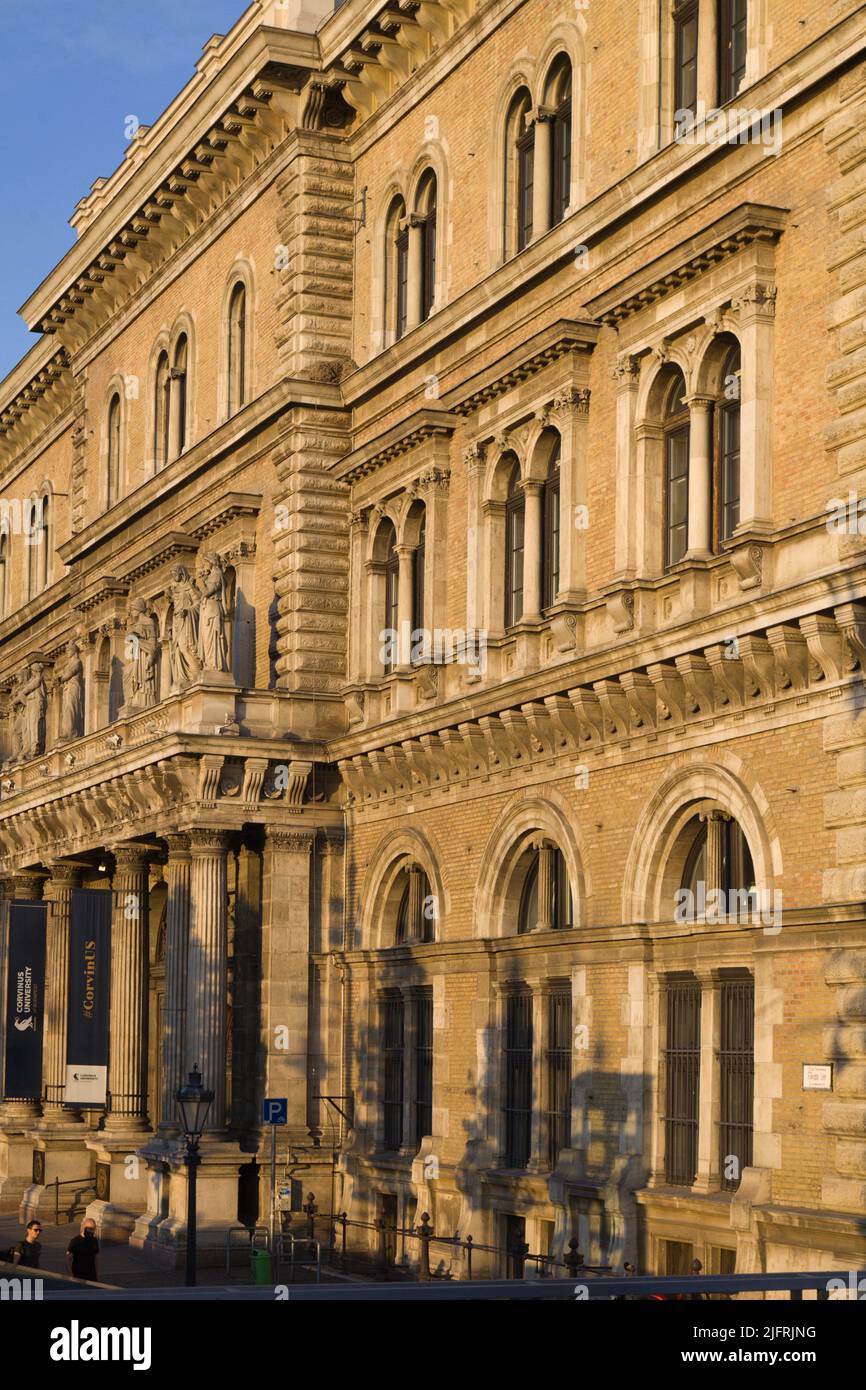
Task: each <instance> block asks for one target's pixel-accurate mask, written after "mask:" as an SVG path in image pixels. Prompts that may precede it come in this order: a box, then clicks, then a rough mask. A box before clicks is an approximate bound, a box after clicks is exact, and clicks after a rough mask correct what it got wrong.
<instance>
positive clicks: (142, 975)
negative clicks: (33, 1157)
mask: <svg viewBox="0 0 866 1390" xmlns="http://www.w3.org/2000/svg"><path fill="white" fill-rule="evenodd" d="M112 853H113V854H114V861H115V870H114V878H113V881H112V899H113V901H112V920H111V1010H110V1030H111V1032H110V1037H111V1061H110V1066H109V1113H108V1115H107V1116H106V1129H108V1130H109V1131H110V1132H111V1133H116V1132H117V1131H119V1130H142V1129H147V1128H148V1121H147V1006H148V998H147V981H148V947H149V941H148V936H149V932H148V893H147V884H148V866H147V854H146V852H145V851H144V850H143V849H141V848H139V847H138V846H134V845H118V846H117V848H116V849H114V850H113V851H112Z"/></svg>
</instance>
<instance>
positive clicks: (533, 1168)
mask: <svg viewBox="0 0 866 1390" xmlns="http://www.w3.org/2000/svg"><path fill="white" fill-rule="evenodd" d="M539 887H540V885H539ZM526 983H527V984H528V986H529V988H530V989H531V991H532V1098H531V1107H532V1129H531V1144H530V1152H529V1162H528V1164H527V1165H526V1166H527V1171H528V1172H530V1173H543V1172H544V1171H545V1169H546V1168H547V1137H546V1136H547V1113H546V1098H545V1091H546V1087H545V1081H546V1071H547V1068H546V1065H545V1061H546V1058H545V1054H546V1050H547V1048H546V1041H547V1034H546V1033H545V1022H546V1015H547V988H546V985H544V984H543V983H542V982H541V980H538V979H534V980H532V979H531V980H527V981H526Z"/></svg>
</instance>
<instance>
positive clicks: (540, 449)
mask: <svg viewBox="0 0 866 1390" xmlns="http://www.w3.org/2000/svg"><path fill="white" fill-rule="evenodd" d="M561 445H562V432H561V430H560V429H559V427H558V426H557V425H556V424H553V423H551V422H550V421H547V422H544V421H542V420H536V421H535V423H534V424H533V427H532V430H531V431H530V433H529V435H528V436H527V440H526V460H527V462H526V469H525V474H524V476H525V477H527V478H539V479H541V480H543V479H545V478H546V477H547V474H548V470H549V467H550V460H551V458H552V457H553V456H554V454H555V452H556V449H557V446H559V447H560V448H561Z"/></svg>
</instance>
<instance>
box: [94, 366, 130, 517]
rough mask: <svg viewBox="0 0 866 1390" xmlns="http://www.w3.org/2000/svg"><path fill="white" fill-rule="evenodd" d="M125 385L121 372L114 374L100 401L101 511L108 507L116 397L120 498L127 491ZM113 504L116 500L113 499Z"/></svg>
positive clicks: (127, 408) (127, 416)
mask: <svg viewBox="0 0 866 1390" xmlns="http://www.w3.org/2000/svg"><path fill="white" fill-rule="evenodd" d="M126 391H127V383H126V377H125V376H124V374H123V372H114V373H113V375H112V377H111V380H110V381H109V382H108V385H107V386H106V388H105V394H104V396H103V400H102V410H101V412H100V418H101V420H102V428H101V430H100V440H99V489H98V493H97V496H98V501H99V507H100V510H101V511H105V510H106V508H107V505H108V467H109V451H110V447H111V439H110V431H111V426H112V418H111V402H112V401H113V400H114V397H115V396H116V397H117V399H118V400H119V402H120V458H119V470H120V471H119V479H120V496H121V497H123V496H125V495H126V493H127V492H128V491H129V478H128V476H127V469H126V462H127V455H128V450H127V432H128V422H129V403H128V401H127V398H126ZM114 500H115V502H116V501H117V498H115V499H114Z"/></svg>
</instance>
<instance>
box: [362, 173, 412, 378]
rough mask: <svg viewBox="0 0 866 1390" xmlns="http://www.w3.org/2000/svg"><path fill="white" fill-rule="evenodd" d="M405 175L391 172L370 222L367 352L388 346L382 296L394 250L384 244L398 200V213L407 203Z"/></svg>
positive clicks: (386, 309) (386, 314) (387, 308)
mask: <svg viewBox="0 0 866 1390" xmlns="http://www.w3.org/2000/svg"><path fill="white" fill-rule="evenodd" d="M407 184H408V175H407V173H406V170H405V169H404V168H402V167H401V168H398V169H395V170H394V171H393V173H392V174H391V177H390V178H389V180H388V183H387V184H386V186H385V189H384V192H383V193H382V195H381V197H380V199H379V206H378V209H377V212H376V217H375V220H374V222H373V231H372V255H371V260H370V294H371V296H372V298H371V301H370V331H371V341H370V350H371V354H375V353H377V352H381V351H382V350H383V349H384V348H386V347H388V346H390V342H391V341H392V339H391V333H390V327H389V322H388V319H389V311H390V306H389V305H388V304H386V296H388V297H389V298H390V290H389V289H388V287H387V280H388V275H387V274H386V266H391V269H392V271H393V260H394V253H393V251H392V248H391V247H390V246H389V245H388V244H387V240H388V237H389V235H390V234H391V231H392V228H391V225H390V224H391V223H392V222H393V220H394V217H395V215H396V214H395V206H396V207H398V208H399V204H400V203H402V205H403V211H402V214H400V216H405V214H406V209H407V207H408V203H407V200H406V187H407Z"/></svg>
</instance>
